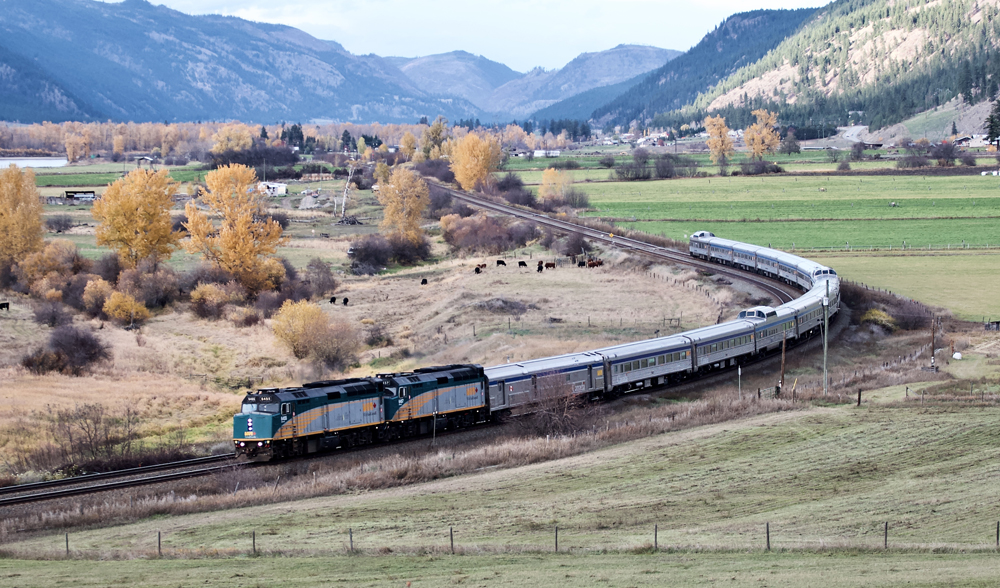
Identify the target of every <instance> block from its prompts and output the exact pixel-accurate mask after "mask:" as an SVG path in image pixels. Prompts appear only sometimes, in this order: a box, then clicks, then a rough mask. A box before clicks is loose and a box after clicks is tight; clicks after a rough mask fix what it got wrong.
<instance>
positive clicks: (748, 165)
mask: <svg viewBox="0 0 1000 588" xmlns="http://www.w3.org/2000/svg"><path fill="white" fill-rule="evenodd" d="M740 171H741V172H742V173H743V175H745V176H759V175H762V174H780V173H781V172H783V171H785V170H784V169H782V167H781V166H780V165H777V164H774V163H768V162H766V161H759V160H754V161H744V162H743V163H742V164H740Z"/></svg>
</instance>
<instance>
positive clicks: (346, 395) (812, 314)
mask: <svg viewBox="0 0 1000 588" xmlns="http://www.w3.org/2000/svg"><path fill="white" fill-rule="evenodd" d="M689 251H690V254H691V256H692V257H695V258H699V259H703V260H706V261H709V262H713V263H719V264H723V265H727V266H731V267H734V268H737V269H740V270H743V271H747V272H755V273H758V274H761V275H765V276H769V277H771V278H774V279H777V280H781V281H783V282H785V283H788V284H791V285H793V286H796V287H798V288H800V289H801V290H803V291H804V292H805V293H804V294H803V295H802V296H800V297H799V298H797V299H795V300H792V301H791V302H787V303H785V304H782V305H780V306H778V307H769V306H757V307H754V308H749V309H746V310H744V311H741V312H740V313H739V316H738V317H737V318H736V319H735V320H732V321H729V322H726V323H722V324H718V325H711V326H708V327H702V328H700V329H695V330H692V331H686V332H684V333H678V334H676V335H667V336H665V337H658V338H655V339H647V340H644V341H637V342H634V343H624V344H621V345H614V346H611V347H605V348H602V349H595V350H593V351H584V352H580V353H569V354H565V355H559V356H555V357H546V358H541V359H534V360H529V361H521V362H518V363H508V364H503V365H498V366H492V367H487V368H483V367H482V366H478V365H450V366H438V367H428V368H423V369H419V370H415V371H413V372H407V373H395V374H379V375H376V376H375V377H371V378H353V379H345V380H328V381H322V382H311V383H307V384H303V385H302V386H299V387H295V388H261V389H258V390H256V391H253V392H250V393H248V394H247V396H246V397H245V398H244V400H243V406H242V410H241V412H240V413H239V414H237V415H236V416H235V417H234V420H233V442H234V445H235V450H236V453H237V455H238V456H246V457H247V458H250V459H253V460H269V459H274V458H281V457H289V456H294V455H304V454H308V453H314V452H317V451H323V450H328V449H335V448H338V447H340V448H347V447H353V446H357V445H366V444H369V443H375V442H383V441H391V440H394V439H399V438H404V437H410V436H415V435H423V434H428V433H431V432H433V431H436V430H446V429H453V428H461V427H466V426H469V425H472V424H476V423H483V422H487V421H489V420H491V419H495V418H498V417H500V416H506V415H511V414H517V413H518V412H521V411H528V410H530V407H531V406H532V405H534V404H537V403H538V402H540V401H542V400H544V399H546V398H549V397H552V396H554V395H556V394H565V393H567V392H568V393H572V394H576V395H585V396H587V397H589V398H600V397H613V396H617V395H619V394H622V393H626V392H629V391H632V390H638V389H644V388H650V387H653V386H659V385H663V384H671V383H676V382H680V381H683V380H685V379H688V378H690V377H692V376H696V375H699V374H703V373H707V372H712V371H715V370H721V369H724V368H727V367H731V366H735V365H739V364H741V363H745V362H748V361H750V360H752V359H755V358H757V357H759V356H761V355H764V354H766V353H769V352H772V351H774V350H776V349H779V348H780V347H781V345H782V342H783V341H784V340H786V339H787V341H788V342H789V343H794V342H796V341H798V340H801V339H804V338H808V337H811V336H813V335H815V334H817V333H820V332H821V330H822V327H823V320H824V303H826V304H827V305H828V312H829V317H830V318H831V319H832V318H833V317H835V316H836V315H837V313H838V311H839V310H840V281H839V278H838V277H837V273H836V272H835V271H834V270H832V269H830V268H828V267H825V266H823V265H820V264H818V263H816V262H814V261H810V260H808V259H803V258H801V257H798V256H796V255H792V254H790V253H785V252H782V251H777V250H774V249H770V248H767V247H758V246H756V245H749V244H746V243H740V242H738V241H732V240H729V239H721V238H718V237H716V236H715V235H714V234H712V233H710V232H707V231H700V232H697V233H695V234H693V235H691V239H690V248H689Z"/></svg>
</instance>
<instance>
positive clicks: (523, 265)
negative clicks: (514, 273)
mask: <svg viewBox="0 0 1000 588" xmlns="http://www.w3.org/2000/svg"><path fill="white" fill-rule="evenodd" d="M517 267H528V262H526V261H519V262H517Z"/></svg>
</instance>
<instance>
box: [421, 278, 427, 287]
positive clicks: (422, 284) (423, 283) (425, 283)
mask: <svg viewBox="0 0 1000 588" xmlns="http://www.w3.org/2000/svg"><path fill="white" fill-rule="evenodd" d="M420 285H421V286H426V285H427V278H424V279H422V280H420Z"/></svg>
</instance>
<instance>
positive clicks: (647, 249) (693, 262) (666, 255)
mask: <svg viewBox="0 0 1000 588" xmlns="http://www.w3.org/2000/svg"><path fill="white" fill-rule="evenodd" d="M438 185H439V186H440V184H438ZM441 187H442V188H444V189H445V190H448V192H449V193H450V194H451V195H452V197H454V198H458V199H459V200H463V201H465V202H468V203H469V204H472V205H475V206H478V207H480V208H485V209H487V210H491V211H493V212H499V213H501V214H506V215H510V216H514V217H517V218H522V219H525V220H531V221H534V222H536V223H538V224H540V225H542V226H547V227H551V228H554V229H559V230H561V231H566V232H572V233H579V234H581V235H583V236H585V237H587V238H588V239H590V240H591V241H597V242H600V243H604V244H606V245H611V246H614V247H618V248H621V249H629V250H632V251H635V252H638V253H642V254H645V255H649V256H652V257H657V258H660V259H665V260H669V261H672V262H674V263H679V264H683V265H688V266H692V267H696V268H699V269H704V270H708V271H711V272H713V273H716V274H719V275H723V276H726V277H729V278H732V279H734V280H741V281H743V282H747V283H750V284H753V285H754V286H757V287H759V288H761V289H762V290H764V291H765V292H766V293H767V294H768V295H769V296H771V297H772V298H774V299H775V300H777V301H778V303H779V304H783V303H785V302H790V301H791V300H794V299H795V298H796V297H797V295H796V294H792V293H790V292H789V290H791V287H790V286H787V285H786V284H783V283H782V282H778V281H777V280H772V279H771V278H766V277H764V276H760V275H757V274H750V273H748V272H742V271H739V270H736V269H732V268H727V267H726V266H722V265H719V264H716V263H711V262H707V261H704V260H700V259H697V258H694V257H691V256H690V255H689V254H686V253H684V252H682V251H678V250H676V249H669V248H666V247H659V246H657V245H653V244H651V243H647V242H645V241H639V240H638V239H632V238H630V237H622V236H612V235H611V234H609V233H606V232H604V231H601V230H598V229H595V228H592V227H588V226H585V225H579V224H576V223H572V222H569V221H564V220H559V219H554V218H552V217H550V216H548V215H545V214H541V213H537V212H529V211H526V210H522V209H519V208H515V207H512V206H506V205H503V204H499V203H497V202H493V201H491V200H487V199H485V198H480V197H478V196H473V195H471V194H467V193H465V192H459V191H457V190H453V189H451V188H447V187H445V186H441Z"/></svg>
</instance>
